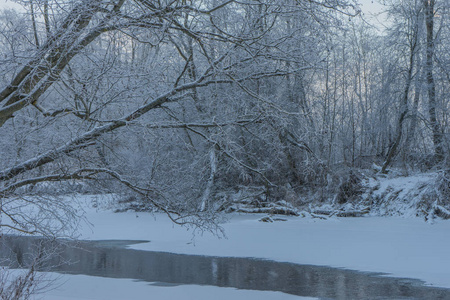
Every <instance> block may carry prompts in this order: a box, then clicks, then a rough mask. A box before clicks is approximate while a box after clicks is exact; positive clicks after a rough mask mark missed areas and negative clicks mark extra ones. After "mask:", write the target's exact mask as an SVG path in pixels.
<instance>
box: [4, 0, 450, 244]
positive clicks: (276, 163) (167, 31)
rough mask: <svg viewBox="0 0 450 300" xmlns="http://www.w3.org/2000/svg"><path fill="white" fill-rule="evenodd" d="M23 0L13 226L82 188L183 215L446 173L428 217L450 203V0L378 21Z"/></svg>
mask: <svg viewBox="0 0 450 300" xmlns="http://www.w3.org/2000/svg"><path fill="white" fill-rule="evenodd" d="M14 2H16V3H17V4H20V5H21V6H20V7H21V9H3V10H2V11H1V15H0V45H1V46H0V47H1V48H2V50H1V53H2V54H1V58H0V87H1V91H0V127H1V128H0V131H1V134H2V139H1V152H2V153H1V157H2V159H1V161H0V168H1V171H0V182H1V183H0V196H1V197H0V199H1V211H2V221H1V224H0V225H1V226H2V227H1V228H2V229H7V230H10V229H13V230H15V231H19V232H25V233H32V234H33V233H41V234H48V235H53V234H56V232H58V230H59V229H60V227H61V228H62V227H64V226H67V224H68V223H71V222H70V220H73V219H75V220H76V215H75V214H74V211H73V209H72V208H71V207H70V205H66V204H64V203H62V202H61V201H58V197H60V196H61V195H67V194H76V193H91V194H114V195H116V196H117V199H118V202H119V203H122V204H124V203H125V204H127V203H128V205H129V206H130V207H131V208H134V209H139V210H150V211H151V210H157V211H163V212H165V213H167V214H168V215H170V216H171V218H173V220H174V221H176V222H179V223H190V222H198V223H199V224H202V223H203V222H208V221H209V220H211V219H212V218H213V217H214V215H215V213H216V212H218V211H224V210H225V211H230V210H244V211H245V210H247V211H249V212H251V211H252V210H255V209H256V210H257V211H260V212H261V211H262V212H264V211H265V210H271V211H273V210H278V209H281V210H283V209H285V210H286V212H289V211H291V210H292V209H293V208H299V207H300V208H301V207H308V206H309V207H311V205H312V204H318V203H319V204H321V203H322V204H323V203H325V204H330V205H331V206H332V207H333V208H337V207H339V206H340V205H341V206H342V205H343V204H346V203H349V202H350V203H351V202H352V201H357V199H358V197H359V196H360V195H361V194H362V193H363V191H364V185H363V184H362V182H363V181H364V180H365V179H367V178H368V177H370V176H375V175H374V174H380V175H384V176H389V174H391V175H392V174H396V175H399V176H405V175H408V174H414V173H418V172H429V171H436V172H438V174H439V176H438V177H439V178H438V179H439V180H438V184H437V185H436V186H435V188H434V191H435V195H434V197H428V198H430V199H423V201H422V202H423V203H422V204H421V210H419V209H418V211H419V212H420V213H422V212H421V211H427V210H429V209H430V208H431V206H432V201H431V200H433V201H434V200H435V199H437V200H436V201H438V202H437V204H439V205H440V206H439V207H440V208H441V209H442V212H445V206H446V205H447V204H449V203H448V199H447V198H448V197H447V196H448V193H449V192H450V190H449V189H450V185H449V182H448V177H447V176H448V175H449V174H448V171H447V166H448V162H449V156H448V154H449V146H450V144H449V141H448V139H447V135H448V130H449V125H448V122H449V113H450V111H449V108H448V105H449V103H448V98H449V95H450V56H449V53H450V51H449V50H450V42H449V41H450V40H449V39H450V24H449V3H448V1H444V0H408V1H404V0H389V1H387V0H386V1H382V4H383V7H384V13H383V17H384V18H386V20H385V22H383V23H382V26H381V25H378V26H374V25H373V23H370V22H367V21H366V20H365V17H364V15H363V14H362V13H361V10H360V8H359V4H358V2H357V1H352V0H334V1H330V0H317V1H316V0H244V1H233V0H230V1H226V0H201V1H197V0H170V1H169V0H159V1H150V0H111V1H105V0H95V1H87V0H81V1H76V0H64V1H61V0H27V1H14ZM380 18H381V17H380ZM364 170H366V171H364ZM237 202H240V203H241V204H242V203H243V204H245V205H244V206H236V203H237ZM435 204H436V203H435ZM31 212H39V213H38V214H33V213H31ZM444 215H445V213H444ZM55 220H56V223H55ZM199 220H200V221H199ZM50 223H51V224H52V225H49V224H50ZM58 226H59V227H58Z"/></svg>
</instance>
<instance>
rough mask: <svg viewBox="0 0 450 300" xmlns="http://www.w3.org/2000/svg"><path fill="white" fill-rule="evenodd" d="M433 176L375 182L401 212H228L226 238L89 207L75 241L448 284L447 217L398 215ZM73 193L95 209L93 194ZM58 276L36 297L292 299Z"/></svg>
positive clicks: (158, 218)
mask: <svg viewBox="0 0 450 300" xmlns="http://www.w3.org/2000/svg"><path fill="white" fill-rule="evenodd" d="M433 178H434V177H433V176H431V175H426V176H419V177H417V178H416V177H408V178H406V177H405V178H397V179H394V180H389V179H386V180H380V181H378V183H375V184H376V185H378V186H377V187H376V189H375V190H374V191H373V192H372V193H373V194H374V195H375V196H377V195H379V196H380V197H384V198H385V199H394V198H393V197H391V196H390V195H391V194H395V197H396V198H395V199H399V202H397V204H396V203H388V204H387V205H386V206H385V207H386V211H388V210H390V211H394V212H395V211H396V210H395V209H392V208H395V207H400V208H402V209H400V210H397V211H401V212H403V217H400V216H390V217H379V216H373V215H372V216H368V217H364V218H334V217H331V218H329V219H328V220H322V219H317V218H311V217H305V218H301V217H283V218H284V219H287V221H285V222H283V221H278V222H273V223H265V222H260V221H259V219H260V218H261V217H262V216H265V215H240V214H231V215H228V217H229V219H228V221H226V222H224V223H223V224H221V226H222V227H223V229H224V230H225V234H226V238H218V237H217V236H215V235H212V234H211V233H209V232H204V233H203V234H200V233H198V232H197V233H196V234H195V235H193V232H192V230H187V229H186V228H184V227H180V226H178V225H174V224H173V223H172V222H171V221H170V220H169V218H168V217H167V216H165V215H164V214H160V213H156V214H150V213H135V212H125V213H113V212H112V210H111V209H100V208H92V207H91V208H88V209H87V210H86V217H87V220H88V221H89V223H90V224H91V225H90V226H88V225H87V224H83V225H81V227H80V229H79V233H80V239H86V240H141V241H142V240H147V241H149V242H147V243H139V244H133V245H132V246H130V247H132V248H134V249H139V250H149V251H162V252H172V253H179V254H195V255H210V256H231V257H254V258H262V259H270V260H275V261H281V262H293V263H299V264H310V265H322V266H331V267H338V268H347V269H352V270H359V271H366V272H377V273H385V274H386V276H395V277H406V278H415V279H420V280H423V281H424V282H425V283H426V284H428V285H432V286H437V287H445V288H450V220H448V221H444V220H439V219H437V220H435V221H434V222H432V223H430V222H425V221H424V219H423V218H416V217H413V214H412V213H411V214H408V213H406V212H408V211H413V210H414V209H415V207H414V205H415V203H416V202H415V200H414V199H411V200H410V201H409V200H408V199H409V198H411V197H418V196H420V194H421V193H423V192H426V191H425V189H423V186H424V185H426V184H428V183H429V182H430V181H432V180H433ZM371 184H372V183H371ZM374 186H375V185H374ZM417 187H419V188H417ZM80 198H82V199H81V200H82V201H83V202H85V203H88V204H92V202H96V204H97V205H96V207H102V205H98V204H99V201H100V200H98V201H95V198H93V197H88V196H80ZM93 199H94V201H93ZM91 206H92V205H91ZM394 215H395V214H394ZM405 216H406V217H405ZM50 276H54V275H52V274H50ZM58 280H63V281H67V282H66V283H65V284H64V285H62V286H60V287H58V288H57V289H54V290H50V291H48V292H47V293H45V294H44V295H42V296H43V298H44V299H124V297H123V294H122V293H123V291H127V292H128V293H129V292H130V291H131V292H132V293H136V294H130V295H128V294H127V297H126V299H141V298H142V295H155V297H153V298H154V299H211V297H212V295H214V299H230V298H233V299H291V298H296V297H295V296H291V295H287V294H283V293H279V292H263V291H246V290H236V289H233V288H219V287H211V286H197V285H180V286H175V287H174V286H170V287H162V286H157V285H151V284H149V283H145V282H136V281H133V280H131V279H130V280H128V279H109V278H99V277H89V276H82V275H61V277H60V279H58ZM80 287H83V288H80ZM180 295H181V296H180ZM114 297H115V298H114ZM189 297H190V298H189ZM221 297H222V298H221ZM37 299H39V298H37Z"/></svg>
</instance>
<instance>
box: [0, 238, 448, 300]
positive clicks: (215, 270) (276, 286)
mask: <svg viewBox="0 0 450 300" xmlns="http://www.w3.org/2000/svg"><path fill="white" fill-rule="evenodd" d="M133 243H136V241H96V242H73V241H63V242H61V241H48V240H42V239H40V238H33V237H16V236H3V237H2V238H1V239H0V263H1V264H2V265H8V266H9V267H11V268H23V267H27V266H29V265H30V264H31V263H32V262H33V261H34V260H35V258H36V256H37V255H38V254H40V256H41V257H46V259H44V260H43V261H41V262H39V264H38V265H37V267H38V269H39V270H42V271H53V272H61V273H68V274H84V275H92V276H101V277H112V278H132V279H137V280H142V281H147V282H151V283H152V284H161V285H168V286H170V285H178V284H196V285H213V286H219V287H234V288H239V289H250V290H269V291H280V292H284V293H288V294H293V295H299V296H309V297H318V298H321V299H450V289H443V288H435V287H430V286H425V285H423V283H422V282H421V281H419V280H413V279H406V278H391V277H386V276H383V274H374V273H365V272H358V271H351V270H345V269H338V268H329V267H323V266H312V265H298V264H292V263H283V262H275V261H268V260H261V259H253V258H233V257H211V256H195V255H182V254H173V253H165V252H150V251H140V250H133V249H128V248H126V245H130V244H133Z"/></svg>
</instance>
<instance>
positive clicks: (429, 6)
mask: <svg viewBox="0 0 450 300" xmlns="http://www.w3.org/2000/svg"><path fill="white" fill-rule="evenodd" d="M423 3H424V8H425V24H426V28H427V52H426V53H427V55H426V65H425V68H426V79H427V91H428V114H429V117H430V125H431V130H432V132H433V144H434V155H435V163H438V162H440V161H442V160H443V158H444V151H443V147H442V134H441V130H440V124H439V121H438V119H437V116H436V84H435V82H434V77H433V56H434V35H433V31H434V5H435V3H436V1H435V0H424V1H423Z"/></svg>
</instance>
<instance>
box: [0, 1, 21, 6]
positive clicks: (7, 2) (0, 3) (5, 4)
mask: <svg viewBox="0 0 450 300" xmlns="http://www.w3.org/2000/svg"><path fill="white" fill-rule="evenodd" d="M20 7H21V6H20V5H19V4H17V3H14V2H12V1H11V0H0V8H20Z"/></svg>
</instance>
